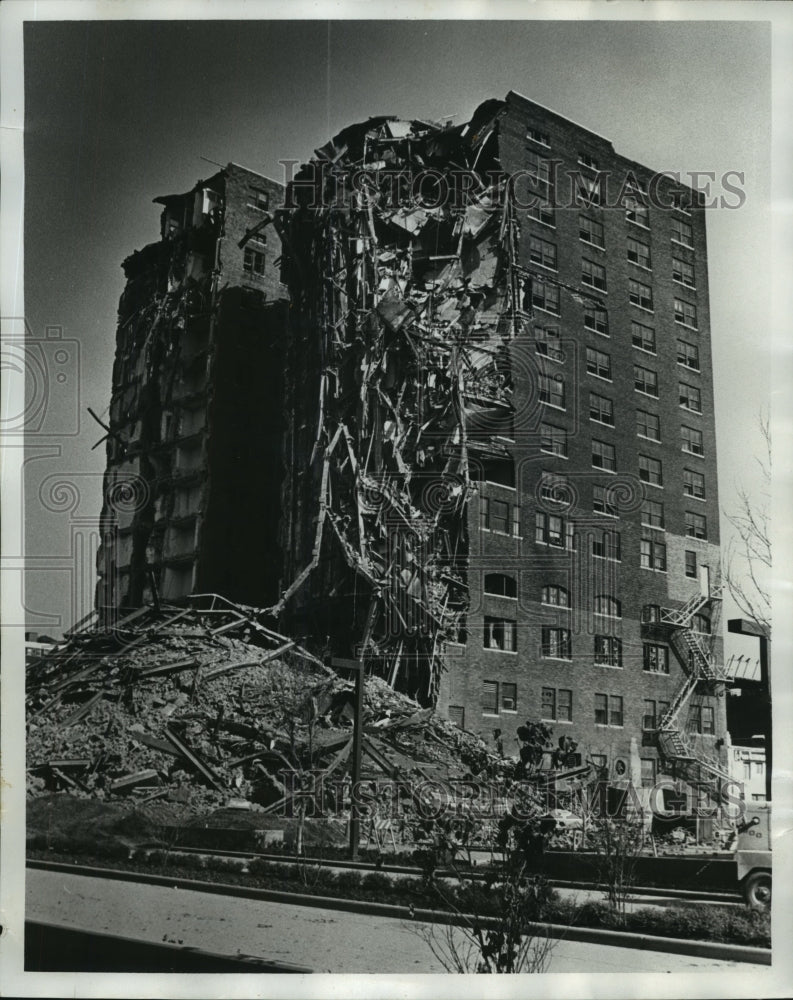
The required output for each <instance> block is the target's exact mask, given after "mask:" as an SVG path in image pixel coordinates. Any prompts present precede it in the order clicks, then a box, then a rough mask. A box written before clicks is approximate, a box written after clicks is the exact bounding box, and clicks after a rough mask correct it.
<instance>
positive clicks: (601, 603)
mask: <svg viewBox="0 0 793 1000" xmlns="http://www.w3.org/2000/svg"><path fill="white" fill-rule="evenodd" d="M595 614H596V615H606V616H607V617H608V618H621V617H622V607H621V605H620V602H619V601H618V600H617V599H616V597H612V596H611V594H598V596H597V597H596V598H595Z"/></svg>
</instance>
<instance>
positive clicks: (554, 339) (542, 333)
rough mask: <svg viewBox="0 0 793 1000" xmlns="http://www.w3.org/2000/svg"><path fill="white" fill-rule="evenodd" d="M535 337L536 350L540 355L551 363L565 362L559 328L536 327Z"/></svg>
mask: <svg viewBox="0 0 793 1000" xmlns="http://www.w3.org/2000/svg"><path fill="white" fill-rule="evenodd" d="M534 337H535V344H534V349H535V350H536V351H537V353H538V354H541V355H542V356H543V357H544V358H549V359H550V360H551V361H564V352H563V351H562V348H561V346H560V336H559V327H558V326H535V327H534Z"/></svg>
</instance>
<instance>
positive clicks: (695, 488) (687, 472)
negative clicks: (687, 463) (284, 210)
mask: <svg viewBox="0 0 793 1000" xmlns="http://www.w3.org/2000/svg"><path fill="white" fill-rule="evenodd" d="M683 493H684V494H685V495H686V496H687V497H696V498H697V499H698V500H704V499H705V477H704V476H703V475H702V473H701V472H694V470H693V469H683Z"/></svg>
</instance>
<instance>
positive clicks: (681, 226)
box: [672, 218, 694, 247]
mask: <svg viewBox="0 0 793 1000" xmlns="http://www.w3.org/2000/svg"><path fill="white" fill-rule="evenodd" d="M672 239H673V240H674V241H675V243H682V244H683V246H686V247H693V246H694V230H693V229H692V228H691V225H690V224H689V223H688V222H684V221H683V220H682V219H674V218H673V219H672Z"/></svg>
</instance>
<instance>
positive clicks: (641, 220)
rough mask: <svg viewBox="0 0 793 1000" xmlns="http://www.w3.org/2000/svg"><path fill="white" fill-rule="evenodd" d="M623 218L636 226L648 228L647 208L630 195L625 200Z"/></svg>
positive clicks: (648, 215)
mask: <svg viewBox="0 0 793 1000" xmlns="http://www.w3.org/2000/svg"><path fill="white" fill-rule="evenodd" d="M625 218H626V219H627V220H628V222H633V223H634V224H635V225H637V226H643V227H644V228H645V229H649V228H650V213H649V211H648V210H647V206H646V205H643V204H642V203H641V202H640V201H639V199H638V198H635V197H633V196H632V195H629V196H628V197H627V198H626V199H625Z"/></svg>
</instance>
